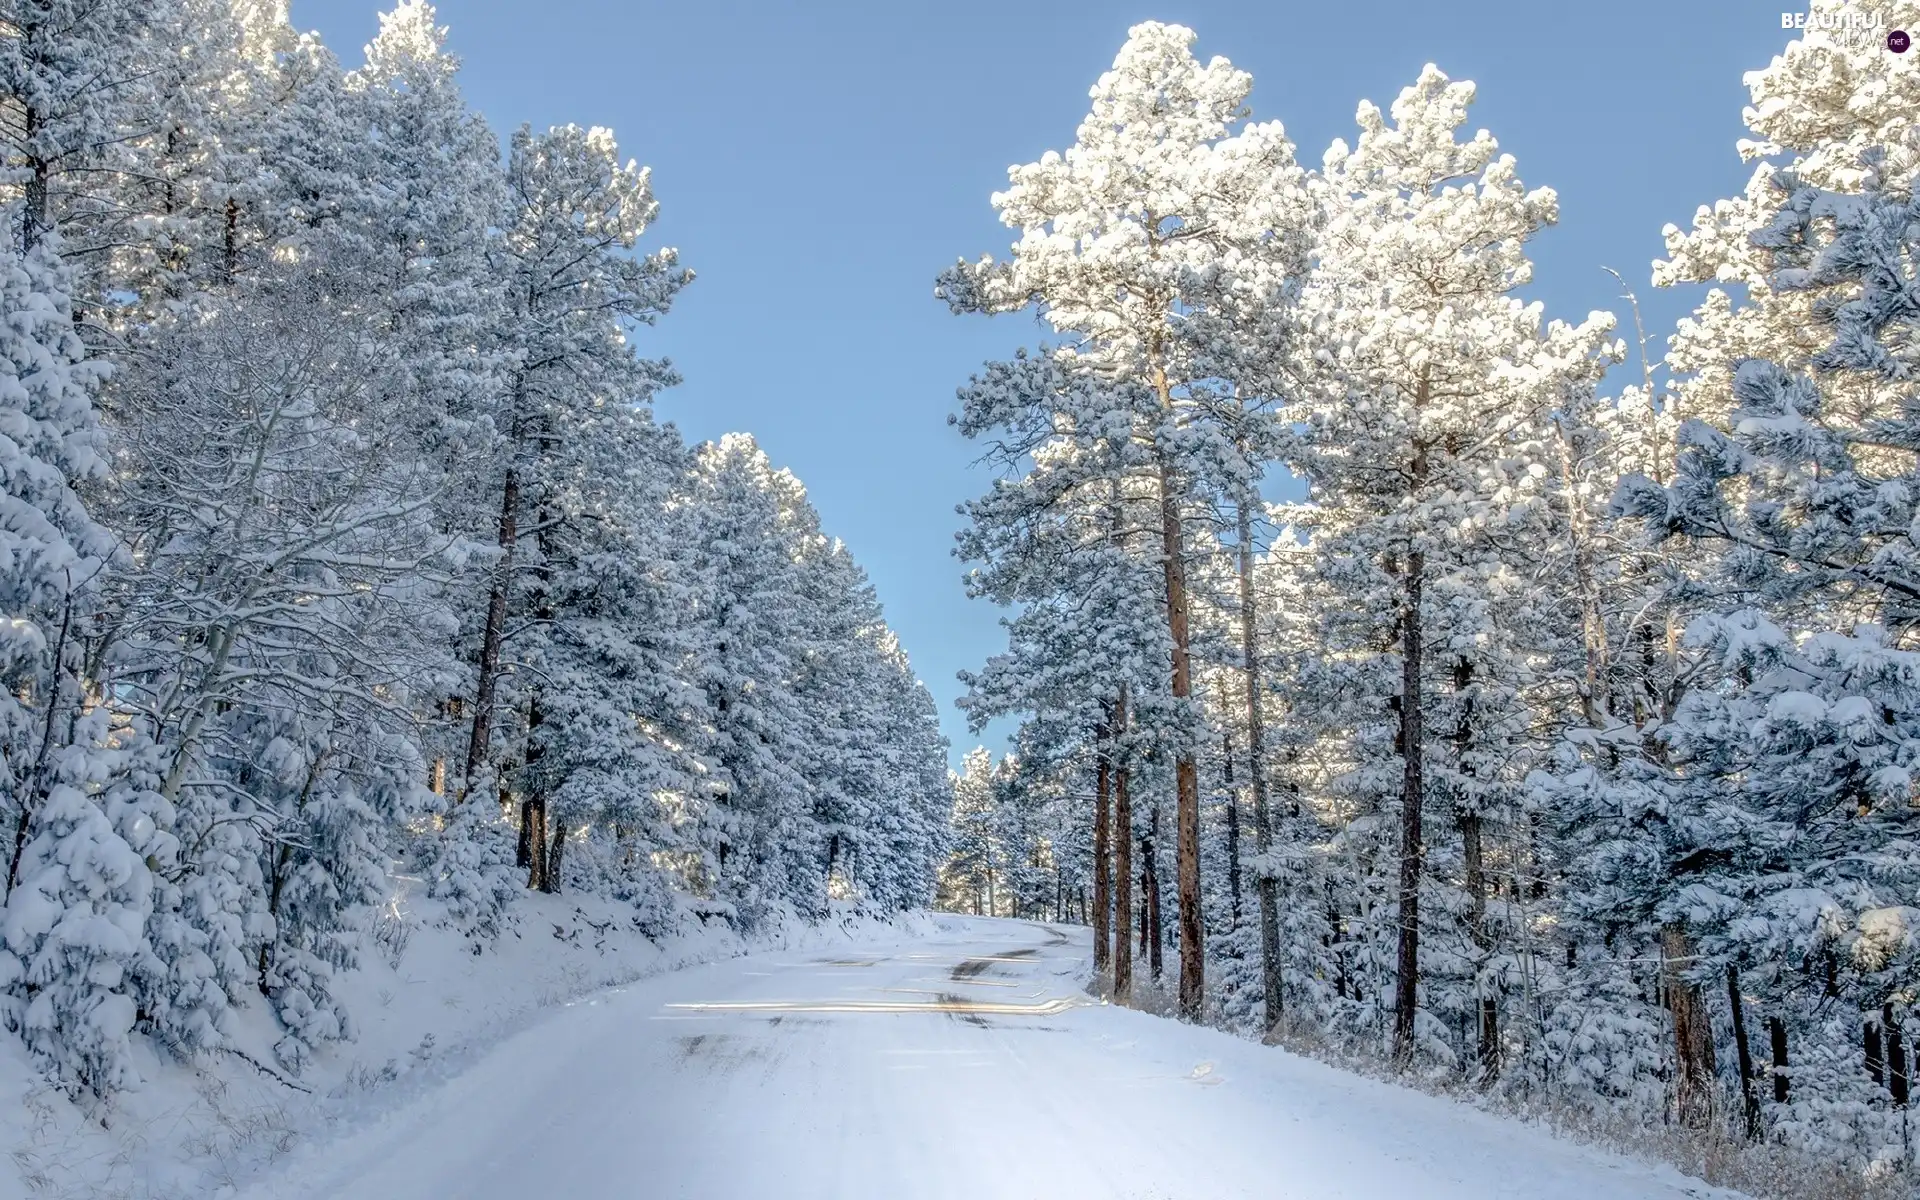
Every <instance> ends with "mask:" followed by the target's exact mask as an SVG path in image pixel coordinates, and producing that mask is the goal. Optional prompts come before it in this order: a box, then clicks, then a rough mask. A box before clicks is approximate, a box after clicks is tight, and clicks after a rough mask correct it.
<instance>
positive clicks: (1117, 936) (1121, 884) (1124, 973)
mask: <svg viewBox="0 0 1920 1200" xmlns="http://www.w3.org/2000/svg"><path fill="white" fill-rule="evenodd" d="M1126 730H1127V686H1126V685H1125V684H1121V685H1120V696H1119V698H1118V699H1117V700H1115V701H1114V705H1113V732H1114V737H1115V738H1116V739H1117V738H1119V737H1121V736H1123V735H1124V734H1125V733H1126ZM1127 776H1128V765H1127V760H1126V756H1125V751H1124V750H1121V751H1119V758H1118V760H1117V761H1116V762H1115V763H1114V766H1113V1000H1114V1003H1116V1004H1132V1003H1133V936H1132V931H1131V930H1130V929H1129V928H1128V926H1129V925H1131V924H1132V922H1133V799H1132V797H1131V796H1130V795H1128V791H1127V782H1128V780H1127Z"/></svg>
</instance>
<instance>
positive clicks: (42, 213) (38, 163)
mask: <svg viewBox="0 0 1920 1200" xmlns="http://www.w3.org/2000/svg"><path fill="white" fill-rule="evenodd" d="M41 31H42V26H41V23H40V22H38V21H29V22H27V23H26V25H25V26H24V28H22V30H21V37H20V40H21V41H22V42H23V43H25V44H26V45H28V46H34V45H35V43H38V42H40V40H41V38H40V34H41ZM38 48H39V49H40V51H41V53H45V50H46V48H45V46H44V45H42V46H40V47H38ZM28 55H29V56H32V55H33V51H32V50H29V51H28ZM20 121H21V132H22V133H23V134H24V135H25V136H24V137H22V138H21V141H22V143H23V144H25V145H28V146H31V145H33V144H34V140H35V138H36V136H37V135H38V134H39V132H40V127H41V126H42V125H43V124H45V118H44V117H43V116H42V114H41V112H40V109H39V107H38V106H36V105H34V104H31V103H30V104H27V105H26V106H25V107H24V109H23V111H22V112H21V114H20ZM25 166H26V168H27V172H26V174H27V181H26V187H25V189H24V193H25V194H24V195H23V197H22V199H23V200H24V202H25V203H24V206H23V207H24V211H23V212H21V214H20V249H21V251H22V252H23V253H28V254H31V253H32V252H33V248H34V247H35V246H37V245H39V244H40V242H41V239H43V238H45V237H46V235H47V234H48V233H50V232H52V230H53V222H52V220H51V217H50V215H49V213H48V204H47V191H48V189H47V180H48V176H49V175H50V174H51V171H50V169H49V167H48V164H47V160H46V159H44V158H41V157H40V156H39V155H38V154H36V153H33V152H29V153H28V154H27V156H26V163H25Z"/></svg>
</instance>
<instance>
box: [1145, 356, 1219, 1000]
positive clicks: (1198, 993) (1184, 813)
mask: <svg viewBox="0 0 1920 1200" xmlns="http://www.w3.org/2000/svg"><path fill="white" fill-rule="evenodd" d="M1161 397H1162V400H1163V401H1164V400H1165V399H1166V391H1165V384H1164V377H1163V381H1162V388H1161ZM1184 534H1185V530H1184V529H1183V526H1182V522H1181V517H1180V498H1179V496H1178V495H1176V494H1175V491H1174V486H1173V479H1172V476H1171V474H1170V473H1169V472H1168V471H1167V470H1166V468H1165V467H1164V466H1163V467H1162V468H1161V471H1160V540H1161V561H1162V568H1163V571H1164V574H1165V576H1166V584H1167V630H1168V633H1169V634H1170V635H1171V637H1172V642H1173V651H1172V653H1173V699H1174V703H1175V704H1184V703H1185V702H1186V701H1187V700H1188V698H1189V697H1190V696H1191V695H1192V693H1193V665H1192V662H1191V659H1190V658H1189V655H1188V650H1187V645H1188V628H1187V626H1188V613H1187V567H1186V545H1185V542H1186V538H1185V536H1184ZM1173 781H1174V795H1175V807H1174V876H1175V880H1174V882H1175V885H1176V887H1177V888H1178V891H1179V895H1180V1015H1181V1017H1183V1018H1184V1019H1186V1020H1189V1021H1197V1020H1199V1019H1200V1006H1201V1003H1202V1001H1203V999H1204V998H1205V994H1206V978H1207V967H1206V946H1205V944H1204V938H1203V937H1202V933H1201V930H1202V921H1201V917H1200V775H1199V772H1198V770H1197V769H1196V767H1195V764H1194V761H1193V750H1192V749H1191V748H1190V747H1183V748H1182V749H1181V751H1180V755H1179V757H1178V758H1176V759H1175V760H1174V764H1173ZM1154 907H1155V910H1156V914H1157V911H1158V908H1159V902H1158V900H1157V899H1156V901H1155V904H1154ZM1155 925H1156V928H1157V926H1158V921H1157V919H1156V921H1155ZM1154 949H1155V951H1156V955H1157V952H1158V950H1159V941H1158V938H1157V937H1156V939H1155V943H1154ZM1155 974H1156V975H1157V974H1158V965H1157V964H1156V970H1155Z"/></svg>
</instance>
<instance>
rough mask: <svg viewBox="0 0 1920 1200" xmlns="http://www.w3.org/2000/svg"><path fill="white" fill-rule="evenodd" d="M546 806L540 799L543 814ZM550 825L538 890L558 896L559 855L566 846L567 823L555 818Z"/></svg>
mask: <svg viewBox="0 0 1920 1200" xmlns="http://www.w3.org/2000/svg"><path fill="white" fill-rule="evenodd" d="M546 807H547V805H546V802H545V801H544V800H543V801H541V802H540V810H541V812H542V813H543V814H544V813H545V812H546ZM552 825H553V838H552V840H551V841H549V842H548V843H547V847H548V848H547V861H546V865H545V867H544V868H543V869H542V870H541V872H540V890H541V891H543V892H545V893H547V894H548V895H549V896H558V895H559V894H560V857H561V855H562V854H563V853H564V852H565V851H566V848H567V823H566V822H565V821H561V820H558V819H556V820H554V821H553V822H552Z"/></svg>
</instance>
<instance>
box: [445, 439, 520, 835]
mask: <svg viewBox="0 0 1920 1200" xmlns="http://www.w3.org/2000/svg"><path fill="white" fill-rule="evenodd" d="M519 512H520V475H519V472H518V471H516V470H515V469H514V468H512V467H508V468H507V478H506V482H505V485H504V486H503V487H502V488H501V492H500V534H499V542H500V551H501V553H500V562H499V563H498V564H497V565H496V566H495V568H494V575H493V588H492V590H491V591H490V592H489V593H488V595H487V624H486V629H485V630H484V632H483V633H482V635H481V639H480V664H479V667H480V669H479V677H478V679H477V680H476V681H475V684H474V692H473V730H472V733H471V736H469V738H468V739H467V773H466V778H465V779H464V780H463V781H462V783H461V786H460V799H461V800H462V801H464V800H465V799H466V797H467V793H468V791H470V790H471V789H472V787H473V781H474V778H475V777H476V776H477V775H478V774H479V773H480V768H481V764H482V763H483V762H485V761H486V756H487V743H488V739H489V738H490V737H491V736H492V732H493V697H494V692H495V690H496V689H495V681H496V680H497V678H498V677H499V674H500V642H501V639H502V638H503V637H504V636H505V633H506V626H507V592H508V589H509V588H510V587H511V586H512V583H513V551H514V546H515V545H516V544H517V543H518V542H519V540H520V537H519Z"/></svg>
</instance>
